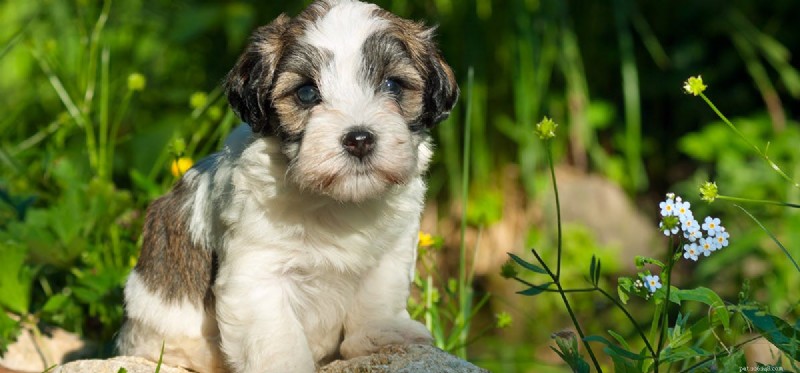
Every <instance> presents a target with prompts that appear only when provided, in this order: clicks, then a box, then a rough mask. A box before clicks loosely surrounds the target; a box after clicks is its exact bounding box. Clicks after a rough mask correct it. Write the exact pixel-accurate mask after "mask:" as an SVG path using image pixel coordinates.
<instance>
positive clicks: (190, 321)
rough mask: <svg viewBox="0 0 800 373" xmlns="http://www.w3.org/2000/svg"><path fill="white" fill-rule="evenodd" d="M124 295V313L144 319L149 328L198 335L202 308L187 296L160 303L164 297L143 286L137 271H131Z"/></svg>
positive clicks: (170, 332)
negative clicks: (171, 302)
mask: <svg viewBox="0 0 800 373" xmlns="http://www.w3.org/2000/svg"><path fill="white" fill-rule="evenodd" d="M125 299H131V300H135V301H132V302H128V303H127V305H126V307H125V311H126V312H127V316H128V317H130V318H133V319H137V320H147V322H148V324H149V325H150V327H151V328H153V329H155V330H156V331H157V332H158V333H162V334H164V335H183V336H186V337H200V336H202V325H203V318H204V316H205V315H204V312H203V310H202V309H201V308H198V307H197V306H195V305H193V304H192V303H190V302H189V301H187V300H182V301H180V302H177V303H178V304H175V305H173V304H164V300H163V299H162V298H161V297H159V296H158V295H156V294H153V293H152V292H151V291H150V290H148V289H147V286H145V284H144V283H142V280H141V279H140V278H139V274H138V273H136V271H135V270H134V271H131V274H130V275H128V281H127V283H126V284H125Z"/></svg>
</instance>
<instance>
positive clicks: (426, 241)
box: [419, 232, 435, 247]
mask: <svg viewBox="0 0 800 373" xmlns="http://www.w3.org/2000/svg"><path fill="white" fill-rule="evenodd" d="M434 243H435V241H434V240H433V236H431V235H430V234H428V233H425V232H419V247H430V246H433V244H434Z"/></svg>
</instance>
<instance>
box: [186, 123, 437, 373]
mask: <svg viewBox="0 0 800 373" xmlns="http://www.w3.org/2000/svg"><path fill="white" fill-rule="evenodd" d="M251 139H252V138H251ZM219 157H220V159H219V160H218V161H217V162H216V164H217V165H218V166H217V168H216V169H215V170H214V172H216V173H220V172H223V171H224V170H227V169H229V168H230V169H231V172H230V173H229V175H230V177H231V180H230V183H232V185H233V189H232V190H233V193H231V194H228V195H220V196H212V197H213V198H211V199H209V200H207V203H209V204H211V203H213V204H219V205H222V206H226V207H225V208H224V209H223V212H222V220H223V222H222V223H223V224H222V225H223V226H225V225H227V226H230V225H235V227H236V228H235V229H234V230H233V231H231V232H230V233H229V234H228V238H227V240H226V241H225V242H224V245H223V246H224V249H223V250H221V252H220V255H221V258H222V261H221V263H222V265H221V267H220V269H219V273H218V276H217V280H216V285H215V288H214V293H215V294H216V295H217V319H218V321H219V323H220V326H219V327H220V331H221V338H222V348H223V352H224V353H225V355H226V356H228V358H229V361H230V362H231V364H232V367H233V368H234V370H235V371H241V372H251V371H275V372H279V371H297V372H302V371H310V370H313V368H314V362H318V361H321V360H323V359H324V358H326V357H330V356H332V355H333V354H335V353H336V350H337V348H338V345H339V342H340V340H339V338H340V337H339V336H340V335H341V333H342V332H344V333H345V341H347V338H348V335H349V333H350V332H351V331H352V332H353V334H354V336H356V334H355V333H360V334H359V335H360V337H359V338H357V339H358V340H359V341H355V342H351V343H350V345H354V346H364V348H365V349H366V350H363V349H362V350H359V349H358V348H355V349H352V351H348V353H349V355H351V356H346V357H352V356H358V355H361V354H366V353H368V352H371V350H373V349H374V346H372V345H370V344H368V343H366V344H365V343H364V342H363V340H369V333H370V332H375V333H381V332H380V329H376V330H364V329H363V328H361V327H360V325H362V324H364V323H370V322H373V321H375V320H396V319H398V318H399V319H403V320H408V314H407V312H406V300H407V299H408V291H409V290H408V287H409V283H410V278H409V273H412V272H413V267H414V257H415V253H416V243H417V241H416V239H417V232H418V228H419V215H420V211H421V208H422V201H423V196H424V191H425V186H424V183H423V181H422V179H421V178H420V177H419V176H417V177H415V178H414V179H413V180H412V181H411V182H409V183H408V184H406V185H399V186H395V187H393V189H392V190H391V191H389V192H388V193H387V195H386V197H385V198H381V199H373V200H368V201H364V202H362V203H358V204H355V203H341V202H338V201H336V200H333V199H331V198H329V197H327V196H320V195H315V194H311V193H308V192H304V191H302V190H298V189H296V188H295V187H294V186H293V185H291V184H290V182H289V181H287V180H285V179H283V178H282V177H281V176H282V175H284V173H285V172H286V167H287V165H286V163H285V161H284V157H283V155H282V154H281V153H280V144H279V142H278V141H277V140H275V139H272V138H259V139H255V140H253V141H252V143H250V145H249V146H247V147H246V149H245V150H244V152H243V153H242V154H241V157H240V158H230V157H225V156H224V155H219ZM215 179H216V178H215ZM211 210H213V208H211V207H206V208H199V209H196V210H194V211H211ZM210 218H211V217H205V219H210ZM220 234H221V232H220ZM407 322H408V323H411V321H410V320H408V321H407ZM389 323H390V324H392V325H394V324H397V323H401V324H402V323H404V322H402V321H400V322H395V321H389ZM373 327H374V325H373V326H371V328H373ZM343 329H344V330H343ZM411 330H413V332H411V334H412V335H413V336H414V337H413V339H411V340H414V341H425V340H428V339H429V338H430V337H429V335H428V334H427V332H423V331H424V328H422V329H418V328H417V329H416V330H414V329H413V328H412V329H411ZM388 340H391V341H394V342H397V341H396V338H395V339H388ZM388 340H387V341H388ZM275 341H281V342H280V343H275ZM370 346H372V347H370Z"/></svg>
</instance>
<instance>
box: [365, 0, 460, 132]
mask: <svg viewBox="0 0 800 373" xmlns="http://www.w3.org/2000/svg"><path fill="white" fill-rule="evenodd" d="M373 14H374V15H375V16H377V17H381V18H384V19H386V20H388V21H389V22H390V24H391V25H390V26H389V29H388V32H389V33H390V34H392V35H394V37H395V38H397V39H398V40H400V41H402V42H403V43H404V45H405V48H406V51H407V52H408V54H409V56H410V58H411V60H412V63H413V66H414V67H415V68H416V70H417V71H419V73H420V74H422V76H423V78H424V80H425V84H424V89H423V92H422V97H421V99H422V103H423V105H422V106H423V111H422V113H421V116H420V117H419V118H418V121H419V122H422V123H423V124H424V125H425V126H426V127H428V128H430V127H433V126H434V125H436V124H437V123H439V122H441V121H443V120H445V119H447V117H448V116H449V115H450V111H451V110H452V109H453V106H455V103H456V100H457V99H458V95H459V89H458V84H457V82H456V79H455V74H453V70H452V69H451V68H450V66H448V65H447V63H446V62H445V61H444V58H442V54H441V52H440V51H439V48H438V47H437V46H436V43H435V41H434V40H433V38H434V36H435V31H436V28H435V27H427V26H425V24H423V23H422V22H414V21H410V20H407V19H403V18H400V17H398V16H396V15H394V14H392V13H390V12H388V11H386V10H384V9H380V8H378V9H376V10H375V11H374V13H373Z"/></svg>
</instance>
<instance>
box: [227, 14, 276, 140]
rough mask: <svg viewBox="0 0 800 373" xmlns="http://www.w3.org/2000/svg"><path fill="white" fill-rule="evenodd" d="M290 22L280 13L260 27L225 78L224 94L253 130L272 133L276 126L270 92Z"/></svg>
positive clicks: (237, 113)
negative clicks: (284, 36)
mask: <svg viewBox="0 0 800 373" xmlns="http://www.w3.org/2000/svg"><path fill="white" fill-rule="evenodd" d="M289 21H290V18H289V17H287V16H286V15H284V14H281V15H280V16H278V18H276V19H275V20H274V21H272V23H270V24H268V25H266V26H262V27H260V28H258V29H257V30H256V31H255V32H254V33H253V35H252V36H251V37H250V43H249V44H248V45H247V49H246V50H245V51H244V53H242V55H241V56H240V57H239V60H238V61H237V62H236V65H235V66H234V67H233V69H231V71H230V72H229V73H228V76H227V77H226V78H225V83H224V86H225V93H226V95H227V96H228V102H229V103H230V104H231V108H233V111H234V112H236V115H238V116H239V119H241V120H242V121H244V122H246V123H247V124H249V125H250V127H252V128H253V132H254V133H261V134H271V133H273V132H274V131H275V127H276V126H277V123H270V122H271V121H274V111H275V110H274V108H273V107H272V100H271V98H270V93H271V91H272V80H273V77H274V75H275V66H276V65H277V64H278V60H279V59H280V56H281V52H282V49H283V34H284V32H285V31H286V28H287V26H288V25H289Z"/></svg>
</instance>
